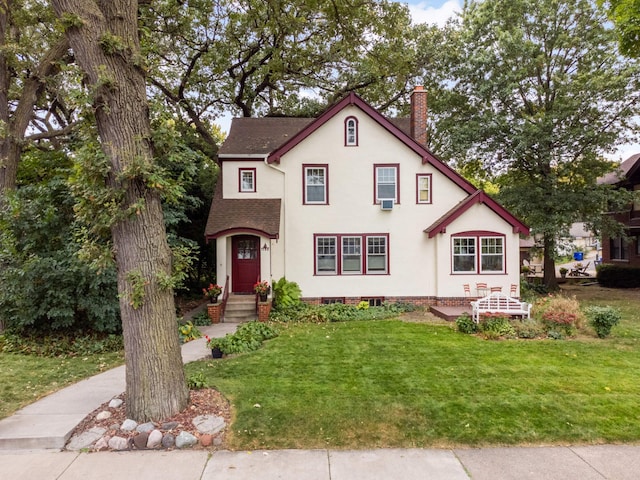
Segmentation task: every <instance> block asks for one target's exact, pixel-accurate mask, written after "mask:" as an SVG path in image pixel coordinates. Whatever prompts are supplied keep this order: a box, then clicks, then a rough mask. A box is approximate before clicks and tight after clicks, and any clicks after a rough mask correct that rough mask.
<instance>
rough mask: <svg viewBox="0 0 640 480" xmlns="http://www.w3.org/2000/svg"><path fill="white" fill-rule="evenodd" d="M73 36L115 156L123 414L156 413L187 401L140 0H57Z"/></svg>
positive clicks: (103, 136) (108, 150)
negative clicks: (153, 178)
mask: <svg viewBox="0 0 640 480" xmlns="http://www.w3.org/2000/svg"><path fill="white" fill-rule="evenodd" d="M53 5H54V8H55V10H56V14H57V15H58V17H60V18H61V19H64V20H65V23H66V24H67V25H68V27H67V31H66V34H67V38H68V40H69V43H70V45H71V48H72V49H73V51H74V53H75V55H76V60H77V62H78V64H79V65H80V67H81V68H82V69H83V71H84V72H85V75H86V79H85V80H86V81H87V83H88V85H89V88H90V89H92V90H93V91H94V94H95V99H94V108H95V113H96V122H97V126H98V132H99V134H100V140H101V144H102V148H103V151H104V152H105V154H106V155H107V157H108V158H109V160H110V162H111V172H110V175H109V178H108V179H107V181H108V184H109V186H110V187H112V188H113V189H114V190H115V191H117V192H118V193H120V194H121V195H123V198H124V200H123V202H122V214H123V216H122V218H120V219H118V220H117V221H116V223H115V224H114V225H113V226H112V228H111V232H112V236H113V243H114V247H115V255H116V263H117V267H118V291H119V293H120V310H121V315H122V328H123V333H124V345H125V359H126V372H127V373H126V384H127V402H126V405H127V415H128V416H129V417H130V418H133V419H134V420H137V421H147V420H152V419H153V420H160V419H162V418H166V417H168V416H171V415H173V414H175V413H177V412H179V411H180V410H182V409H184V408H185V407H186V406H187V403H188V399H189V391H188V389H187V386H186V381H185V375H184V369H183V365H182V356H181V351H180V344H179V341H178V335H177V330H176V319H175V306H174V300H173V292H172V290H171V289H170V288H162V287H161V286H160V285H159V279H160V278H161V277H162V276H166V275H170V274H171V252H170V250H169V247H168V245H167V240H166V232H165V227H164V220H163V217H162V208H161V205H160V197H159V194H158V192H157V191H156V190H152V189H150V188H148V187H147V186H146V182H145V179H144V173H141V172H144V171H148V170H149V169H150V168H151V166H152V163H153V155H152V153H153V152H152V146H151V143H150V132H151V128H150V123H149V115H148V106H147V97H146V85H145V78H144V73H143V70H142V67H141V65H140V48H139V44H138V28H137V2H132V1H128V0H53Z"/></svg>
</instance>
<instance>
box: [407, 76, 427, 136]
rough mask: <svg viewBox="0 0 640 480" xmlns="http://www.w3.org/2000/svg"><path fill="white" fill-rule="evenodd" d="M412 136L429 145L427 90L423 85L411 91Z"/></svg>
mask: <svg viewBox="0 0 640 480" xmlns="http://www.w3.org/2000/svg"><path fill="white" fill-rule="evenodd" d="M411 136H412V137H413V138H414V139H415V140H416V141H417V142H418V143H420V144H421V145H424V146H425V147H426V146H427V92H426V90H425V89H424V87H423V86H422V85H416V87H415V88H414V89H413V92H412V93H411Z"/></svg>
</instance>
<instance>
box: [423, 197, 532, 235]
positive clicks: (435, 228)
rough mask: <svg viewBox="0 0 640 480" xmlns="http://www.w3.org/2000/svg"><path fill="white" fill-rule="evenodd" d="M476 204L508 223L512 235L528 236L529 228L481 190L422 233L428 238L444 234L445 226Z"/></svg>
mask: <svg viewBox="0 0 640 480" xmlns="http://www.w3.org/2000/svg"><path fill="white" fill-rule="evenodd" d="M478 203H483V204H485V205H486V206H487V207H489V208H490V209H491V210H493V211H494V212H495V213H496V214H497V215H498V216H500V217H501V218H503V219H504V220H505V221H506V222H508V223H509V224H510V225H511V226H512V227H513V233H520V234H522V235H529V227H527V226H526V225H525V224H524V223H522V222H521V221H520V220H518V219H517V218H516V217H514V216H513V215H512V214H511V213H509V211H508V210H507V209H506V208H504V207H503V206H502V205H500V204H499V203H498V202H496V201H495V200H494V199H492V198H491V197H490V196H489V195H487V194H486V193H484V192H483V191H482V190H476V191H475V192H474V193H473V194H472V195H469V196H468V197H466V198H465V199H464V200H462V201H461V202H459V203H458V204H457V205H456V206H454V207H453V208H452V209H451V210H449V211H448V212H447V213H445V214H444V215H443V216H442V217H440V218H439V219H438V220H436V221H435V222H434V223H433V224H431V225H430V226H429V227H427V228H425V229H424V232H425V233H428V234H429V238H433V237H435V236H436V235H437V234H439V233H445V232H446V231H447V226H448V225H449V224H451V222H453V221H454V220H455V219H456V218H458V217H460V216H461V215H462V214H463V213H464V212H466V211H467V210H469V208H471V207H472V206H473V205H476V204H478Z"/></svg>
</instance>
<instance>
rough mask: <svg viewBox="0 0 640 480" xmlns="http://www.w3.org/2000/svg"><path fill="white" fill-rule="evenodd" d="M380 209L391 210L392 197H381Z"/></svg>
mask: <svg viewBox="0 0 640 480" xmlns="http://www.w3.org/2000/svg"><path fill="white" fill-rule="evenodd" d="M380 210H393V198H385V199H381V200H380Z"/></svg>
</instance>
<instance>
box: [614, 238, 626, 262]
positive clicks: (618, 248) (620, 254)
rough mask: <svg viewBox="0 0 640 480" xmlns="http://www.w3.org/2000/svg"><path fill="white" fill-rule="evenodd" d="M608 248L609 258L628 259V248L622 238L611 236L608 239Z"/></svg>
mask: <svg viewBox="0 0 640 480" xmlns="http://www.w3.org/2000/svg"><path fill="white" fill-rule="evenodd" d="M609 248H610V249H611V250H610V251H611V254H610V255H611V260H629V248H628V245H627V242H626V241H625V239H624V238H622V237H616V238H612V239H611V240H609Z"/></svg>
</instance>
